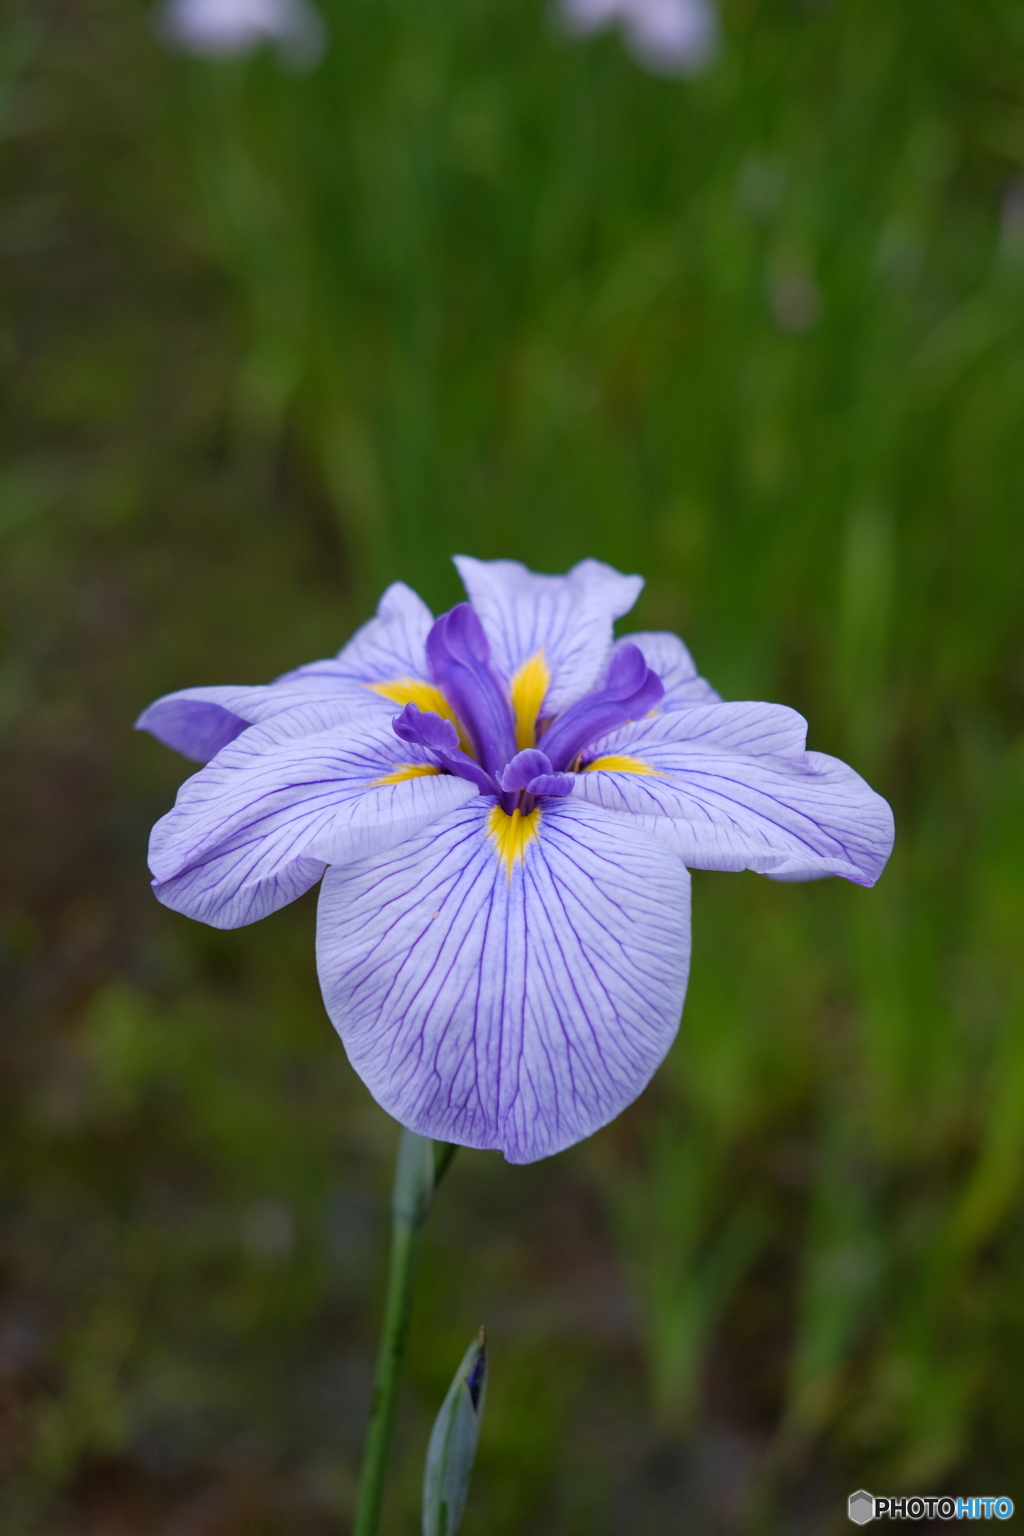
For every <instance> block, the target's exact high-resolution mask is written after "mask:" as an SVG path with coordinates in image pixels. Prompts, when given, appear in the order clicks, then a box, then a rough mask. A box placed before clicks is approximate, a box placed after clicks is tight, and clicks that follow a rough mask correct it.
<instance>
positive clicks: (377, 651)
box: [135, 581, 434, 763]
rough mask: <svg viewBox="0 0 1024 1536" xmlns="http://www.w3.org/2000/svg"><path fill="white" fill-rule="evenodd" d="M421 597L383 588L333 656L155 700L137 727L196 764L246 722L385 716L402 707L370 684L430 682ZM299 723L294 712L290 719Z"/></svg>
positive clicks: (427, 619)
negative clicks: (271, 677) (372, 610)
mask: <svg viewBox="0 0 1024 1536" xmlns="http://www.w3.org/2000/svg"><path fill="white" fill-rule="evenodd" d="M433 622H434V621H433V618H432V616H431V612H430V609H429V608H428V607H427V605H426V603H424V602H423V600H422V598H419V597H417V595H416V593H415V592H413V591H412V590H411V588H409V587H407V586H406V585H405V584H404V583H403V582H400V581H396V582H395V583H394V584H393V585H392V586H390V587H388V589H387V591H386V592H385V593H384V596H383V597H382V598H381V600H380V603H379V604H378V606H377V613H376V615H375V617H374V618H372V619H370V620H369V621H368V622H367V623H366V624H364V625H363V626H362V628H361V629H358V630H357V631H356V633H355V634H354V635H353V637H352V639H351V640H350V641H349V642H348V644H347V645H345V646H343V648H342V649H341V650H340V651H339V652H338V655H337V656H335V657H330V658H328V659H326V660H324V661H312V662H310V663H309V664H308V665H307V666H304V667H298V668H297V669H296V670H295V671H293V672H286V673H284V675H283V676H282V677H279V678H277V679H276V681H274V682H272V683H265V684H261V685H258V686H256V687H245V686H235V685H230V684H229V685H224V686H217V687H211V688H182V689H180V690H178V691H177V692H176V693H168V694H165V695H164V697H163V698H161V699H157V700H156V702H155V703H154V704H151V705H150V706H149V708H148V709H145V710H143V712H142V714H141V715H140V716H139V718H138V719H137V720H136V722H135V727H136V730H141V731H149V733H150V734H151V735H153V736H155V737H156V739H157V740H158V741H162V742H163V743H164V745H165V746H168V747H173V748H174V750H175V751H177V752H181V753H182V754H183V755H184V756H185V757H189V758H191V759H192V760H193V762H197V763H207V762H209V761H210V759H211V758H214V757H216V755H217V753H218V752H219V751H221V749H222V748H223V747H225V746H227V744H228V743H229V742H231V741H234V739H235V738H236V737H237V736H239V735H241V733H242V731H244V730H245V729H246V727H247V726H249V725H256V724H259V723H261V722H263V721H267V720H271V719H273V718H274V717H275V716H276V715H279V714H281V713H283V712H284V711H292V710H296V709H297V708H299V707H300V706H310V708H311V713H310V714H309V715H308V717H307V718H308V720H309V725H308V729H310V730H324V729H325V728H326V727H327V726H328V725H329V724H330V723H332V721H334V720H338V721H340V720H341V719H344V718H345V717H346V716H347V715H351V714H356V713H359V714H362V713H363V712H366V713H367V714H368V715H369V717H370V718H371V719H373V717H374V716H376V717H377V719H380V720H383V719H390V718H391V717H392V716H393V715H395V714H397V712H398V708H399V706H397V705H395V704H394V703H393V702H392V701H391V700H389V699H385V698H382V697H381V696H380V694H378V693H374V692H373V691H372V689H371V688H370V687H369V686H368V685H369V684H372V683H390V682H396V681H399V680H402V679H405V678H410V677H411V678H413V679H416V680H420V681H425V680H426V679H427V678H428V677H429V675H430V674H429V672H428V670H427V658H426V651H425V644H426V638H427V635H428V634H429V632H430V626H431V625H432V623H433ZM300 718H302V717H301V716H300V715H295V716H294V719H295V721H298V720H299V719H300Z"/></svg>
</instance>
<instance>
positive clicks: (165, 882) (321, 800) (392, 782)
mask: <svg viewBox="0 0 1024 1536" xmlns="http://www.w3.org/2000/svg"><path fill="white" fill-rule="evenodd" d="M288 723H289V717H287V716H283V717H280V718H279V719H277V720H274V721H272V722H270V723H269V725H267V726H258V727H255V728H254V729H253V730H250V731H246V733H245V734H244V735H243V736H241V737H239V739H238V740H237V741H236V742H235V743H233V744H232V745H231V746H229V747H227V748H225V749H224V751H223V752H221V754H220V755H219V757H218V758H217V759H216V761H215V762H213V763H211V764H210V765H209V766H208V767H206V768H204V769H202V770H201V771H200V772H199V773H197V774H195V775H193V777H192V778H191V779H189V780H187V781H186V783H185V784H184V785H183V786H182V788H181V790H180V792H179V794H178V799H177V802H176V804H175V806H174V809H173V810H172V811H170V812H169V813H168V814H167V815H166V816H164V817H163V818H162V819H161V820H160V821H158V822H157V824H156V826H155V827H154V828H153V835H152V838H151V840H150V850H149V862H150V868H151V869H152V871H153V874H154V876H155V877H156V878H155V880H154V882H153V889H154V891H155V892H156V894H157V896H158V897H159V898H160V900H161V901H162V902H164V904H165V905H166V906H169V907H173V908H174V909H175V911H178V912H183V913H185V915H186V916H188V917H194V918H198V919H200V920H201V921H202V922H206V923H211V924H212V925H213V926H214V927H217V928H238V927H241V926H242V925H243V924H245V923H252V922H255V921H256V920H257V919H258V918H261V917H265V916H266V915H267V914H268V913H269V912H273V911H276V910H277V908H278V907H282V906H284V905H285V904H286V903H287V902H289V901H293V900H294V899H295V898H296V897H297V896H301V895H302V893H303V891H306V890H308V889H309V887H310V886H311V885H314V884H315V883H316V881H317V880H319V878H320V876H321V875H322V874H323V870H324V865H325V864H327V863H337V864H345V863H351V862H352V861H354V860H361V859H365V858H368V857H370V856H372V855H375V854H380V853H382V852H386V851H387V850H388V849H389V848H391V847H393V846H394V844H396V843H399V842H401V841H402V840H403V839H404V838H407V837H409V836H411V835H412V834H414V833H417V832H419V831H420V830H421V829H422V828H423V827H425V826H427V825H429V823H430V822H431V821H434V820H436V819H437V818H438V817H441V816H444V815H445V814H446V813H448V812H450V811H452V810H453V809H455V808H456V807H457V806H460V805H462V804H464V803H465V801H467V800H469V799H471V798H475V797H476V796H477V790H476V788H475V786H474V785H472V784H468V783H466V781H465V780H464V779H457V778H452V777H451V776H450V775H447V774H440V773H438V771H437V770H436V768H435V767H434V766H433V764H432V763H431V761H430V759H429V758H428V756H427V754H426V753H425V752H424V751H423V749H422V748H420V747H417V746H413V745H410V744H409V743H408V742H403V741H400V740H399V739H398V737H397V736H396V735H395V734H394V732H393V731H392V730H391V728H390V726H389V725H387V726H373V727H369V726H368V727H365V728H364V729H363V730H362V732H361V733H359V734H353V732H352V729H351V727H350V726H348V725H346V726H344V727H340V728H335V729H332V730H329V731H323V732H320V733H317V734H311V735H301V736H295V735H292V736H289V735H288V734H287V732H286V727H287V725H288ZM381 781H383V782H381Z"/></svg>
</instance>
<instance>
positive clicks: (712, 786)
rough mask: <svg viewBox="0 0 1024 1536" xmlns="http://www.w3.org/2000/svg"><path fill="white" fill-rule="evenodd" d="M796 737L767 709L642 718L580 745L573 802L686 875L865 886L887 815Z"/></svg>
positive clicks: (885, 850) (884, 842) (791, 721)
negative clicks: (643, 836)
mask: <svg viewBox="0 0 1024 1536" xmlns="http://www.w3.org/2000/svg"><path fill="white" fill-rule="evenodd" d="M805 732H806V724H805V722H804V720H803V719H802V718H801V716H800V715H798V714H797V713H796V712H795V711H794V710H791V709H786V708H784V707H783V706H782V705H776V704H712V705H698V706H695V707H694V708H692V709H688V710H684V711H681V712H679V713H676V714H672V715H661V716H656V717H654V718H651V719H647V720H641V721H638V722H636V723H634V724H631V725H627V726H624V727H623V728H622V729H621V730H619V731H616V732H614V733H613V734H612V735H610V736H606V737H604V738H603V740H601V741H599V742H595V743H594V744H593V745H592V746H591V747H588V749H587V751H586V753H585V754H584V771H583V772H582V773H580V774H579V775H578V777H577V780H576V785H575V795H576V797H578V798H580V799H582V800H585V801H587V802H589V803H590V804H593V805H600V806H602V807H603V808H604V809H605V810H608V811H613V812H618V813H620V814H622V815H624V816H626V817H628V818H629V819H630V820H631V821H633V822H634V824H635V825H636V826H637V827H642V828H643V829H645V830H646V831H648V832H651V833H653V834H654V835H655V836H657V837H660V838H663V839H664V840H665V842H666V843H667V844H668V846H669V847H671V848H673V849H674V850H675V852H676V853H677V854H678V855H679V857H680V858H681V859H682V860H683V862H684V863H685V864H687V865H689V866H690V867H691V868H692V869H721V870H738V869H753V870H756V871H757V872H758V873H759V874H762V875H769V876H771V877H772V878H773V879H776V880H816V879H820V878H821V877H822V876H825V875H841V876H842V877H843V878H845V879H847V880H852V881H854V882H855V883H856V884H857V885H873V884H874V882H875V881H876V880H877V879H878V876H879V875H880V874H881V872H882V869H883V868H884V866H885V862H886V860H887V859H888V857H889V853H890V851H891V849H892V843H893V820H892V812H891V811H890V809H889V806H888V805H887V803H886V802H885V801H884V800H883V799H882V797H881V795H877V794H875V792H874V790H873V789H871V787H870V786H869V785H868V784H866V783H865V782H864V780H863V779H862V778H861V777H860V775H859V774H857V773H854V771H853V769H852V768H849V767H847V765H846V764H845V763H841V762H840V761H839V760H838V759H837V758H834V757H827V756H825V754H824V753H821V752H805V751H804V750H803V744H804V739H805ZM602 765H603V766H602Z"/></svg>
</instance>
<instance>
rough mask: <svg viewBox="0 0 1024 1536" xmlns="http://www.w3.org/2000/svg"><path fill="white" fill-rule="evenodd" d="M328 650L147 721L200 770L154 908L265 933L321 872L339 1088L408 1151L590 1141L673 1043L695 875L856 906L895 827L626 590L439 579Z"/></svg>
mask: <svg viewBox="0 0 1024 1536" xmlns="http://www.w3.org/2000/svg"><path fill="white" fill-rule="evenodd" d="M456 565H457V566H458V569H459V573H460V575H461V577H462V580H463V582H464V584H465V587H466V591H467V593H468V596H469V601H468V602H465V603H459V604H458V605H457V606H456V607H454V608H452V609H451V610H450V611H449V612H447V613H445V614H443V615H442V616H441V617H440V618H439V619H437V620H434V619H433V618H432V616H431V614H430V611H429V610H428V608H427V607H426V605H425V604H424V603H423V602H422V600H421V599H420V598H419V597H417V595H416V594H415V592H413V591H411V590H410V588H409V587H407V586H405V585H403V584H402V583H401V582H398V583H396V584H395V585H394V586H391V587H389V588H388V590H387V591H386V592H385V594H384V596H383V598H382V600H381V603H380V606H379V608H378V610H377V615H376V617H375V618H373V619H371V620H370V621H369V622H368V623H367V624H365V625H364V626H363V628H362V629H360V630H359V631H358V632H357V633H356V635H355V636H354V637H353V638H352V639H351V640H350V641H349V643H348V644H347V645H346V646H344V648H343V649H342V650H341V651H340V652H339V653H338V655H337V656H336V657H335V658H333V659H331V660H326V661H317V662H313V663H312V664H311V665H309V666H304V667H300V668H299V669H298V671H295V672H289V673H287V674H286V675H285V676H283V677H280V678H278V679H277V681H276V682H273V683H270V684H268V685H266V686H264V687H212V688H188V689H185V690H184V691H182V692H179V693H172V694H168V695H167V696H166V697H164V698H162V699H159V700H157V702H156V703H155V704H153V705H151V706H150V707H149V709H147V710H146V711H145V713H144V714H143V715H142V716H141V717H140V719H139V721H138V724H139V726H140V727H142V728H143V729H145V730H148V731H150V732H152V734H153V735H154V736H156V737H157V738H158V739H159V740H160V741H162V742H165V743H166V744H167V745H168V746H171V747H174V748H176V749H177V750H178V751H180V752H183V753H184V754H185V755H186V756H188V757H191V758H194V759H197V760H198V761H200V762H205V763H206V764H207V766H206V767H204V768H202V769H201V770H200V771H199V772H198V773H196V774H195V775H194V776H193V777H192V778H190V779H188V780H187V781H186V783H185V784H184V785H183V786H182V789H181V791H180V793H179V795H178V798H177V803H176V804H175V806H174V809H173V810H172V811H171V812H170V813H169V814H168V815H166V816H164V817H163V819H162V820H161V821H159V822H158V823H157V825H156V827H155V828H154V830H153V836H152V841H151V845H150V865H151V868H152V871H153V874H154V876H155V879H154V882H153V887H154V890H155V892H156V895H157V896H158V897H159V899H160V900H161V901H162V902H164V903H165V904H166V905H167V906H169V907H173V908H174V909H175V910H176V911H178V912H183V913H185V914H186V915H187V916H189V917H193V918H198V919H200V920H201V921H203V922H207V923H211V924H213V925H214V926H215V927H220V928H237V927H240V926H242V925H243V924H245V923H251V922H255V921H256V920H257V919H259V918H261V917H265V916H266V915H267V914H268V913H270V912H273V911H275V910H276V909H277V908H278V907H282V906H284V905H285V903H286V902H289V901H293V900H294V899H295V898H296V897H297V896H300V895H301V894H302V893H303V892H304V891H307V890H308V889H309V888H310V887H311V886H312V885H314V884H315V883H316V882H317V881H318V880H321V879H322V881H323V884H322V887H321V893H320V901H319V911H318V925H317V926H318V932H317V962H318V968H319V974H320V981H321V986H322V988H323V994H324V999H325V1001H326V1005H327V1009H328V1012H329V1014H330V1016H331V1019H332V1020H333V1022H334V1024H335V1027H336V1028H337V1030H338V1033H339V1034H340V1036H341V1038H342V1040H343V1041H344V1044H345V1047H346V1049H347V1051H348V1054H349V1057H350V1059H351V1061H352V1063H353V1065H354V1066H355V1069H356V1071H357V1072H358V1073H359V1075H360V1076H361V1077H362V1079H363V1081H364V1082H365V1083H366V1085H367V1087H368V1088H369V1089H370V1092H371V1093H372V1094H373V1095H374V1097H375V1098H376V1099H377V1100H378V1101H379V1102H380V1103H381V1104H382V1105H383V1107H384V1108H385V1109H386V1110H388V1111H389V1113H390V1114H392V1115H393V1116H394V1117H395V1119H397V1120H398V1121H400V1122H401V1123H402V1124H403V1125H405V1126H407V1127H409V1128H410V1129H411V1130H414V1131H417V1132H419V1133H420V1134H421V1135H423V1136H431V1137H435V1138H437V1139H439V1140H443V1141H449V1142H457V1143H460V1144H462V1145H465V1146H473V1147H485V1148H497V1149H500V1150H501V1151H502V1152H503V1153H504V1154H505V1156H506V1157H507V1158H508V1159H509V1160H510V1161H511V1162H531V1161H533V1160H534V1159H536V1158H540V1157H546V1156H548V1155H549V1154H551V1153H553V1152H558V1151H560V1150H561V1149H562V1148H564V1147H567V1146H570V1145H571V1144H572V1143H574V1142H577V1141H580V1140H582V1139H583V1138H584V1137H586V1136H589V1135H590V1134H591V1133H592V1132H593V1131H596V1130H597V1129H598V1128H599V1127H600V1126H602V1125H605V1124H607V1122H608V1121H610V1120H612V1119H613V1118H614V1117H615V1116H616V1115H617V1114H619V1112H620V1111H621V1110H622V1109H624V1108H625V1106H626V1105H627V1104H629V1103H630V1102H631V1101H632V1100H633V1099H634V1098H636V1096H637V1095H638V1094H639V1093H640V1091H641V1090H642V1089H643V1088H644V1086H645V1085H646V1084H647V1082H648V1081H649V1080H650V1078H651V1076H652V1074H653V1073H654V1071H655V1069H656V1067H657V1066H658V1064H659V1063H660V1062H661V1060H662V1059H663V1057H664V1055H665V1053H666V1051H667V1050H668V1048H669V1046H670V1044H671V1043H672V1040H673V1038H674V1036H675V1034H676V1030H677V1028H678V1024H679V1017H680V1013H681V1011H682V1005H683V998H684V995H685V991H686V981H687V972H688V967H689V958H690V876H689V869H690V868H697V869H719V870H740V869H752V870H757V871H759V872H760V873H761V874H765V875H768V876H770V877H771V878H773V879H776V880H813V879H817V878H819V877H820V876H823V875H841V876H843V877H844V878H846V879H847V880H852V881H855V882H856V883H858V884H860V885H871V884H873V883H874V881H875V880H876V879H877V877H878V875H879V874H880V872H881V870H882V867H883V865H884V864H885V861H886V859H887V857H888V855H889V850H890V848H891V845H892V837H893V826H892V815H891V813H890V810H889V807H888V805H887V804H886V803H885V801H884V800H882V799H881V798H880V797H879V796H878V795H876V794H875V793H874V792H873V790H871V789H870V788H869V787H868V785H867V784H866V783H865V782H864V780H863V779H861V778H860V777H859V776H858V775H857V774H856V773H854V771H853V770H852V769H851V768H848V767H847V766H846V765H845V764H844V763H841V762H839V761H837V759H835V758H833V757H826V756H824V755H823V754H821V753H819V752H808V751H806V750H805V746H804V739H805V732H806V725H805V722H804V720H803V719H802V718H801V717H800V716H799V715H798V714H796V713H795V712H794V711H793V710H791V709H787V708H784V707H783V706H781V705H777V704H754V703H724V702H723V701H722V700H721V699H720V697H719V696H718V694H717V693H716V692H715V691H714V689H713V688H712V687H711V685H710V684H709V683H707V682H705V681H704V679H703V678H702V677H700V676H699V675H698V674H697V670H696V668H695V667H694V664H693V662H692V660H691V658H690V655H689V652H688V651H687V649H686V647H685V646H684V645H683V642H682V641H681V640H679V639H678V638H677V637H676V636H675V635H671V634H653V633H650V634H634V635H630V636H629V637H628V638H626V639H622V640H618V641H615V640H613V636H612V625H613V622H614V621H615V619H617V618H619V617H621V616H622V615H623V614H625V613H627V612H628V611H629V609H630V608H631V607H632V606H633V604H634V602H635V601H636V598H637V596H638V594H639V592H640V588H641V586H642V585H643V583H642V579H641V578H640V577H638V576H623V575H620V574H619V573H618V572H617V571H614V570H612V569H611V568H610V567H609V566H607V565H602V564H600V563H599V562H598V561H596V560H584V561H582V562H581V563H580V564H579V565H576V566H574V567H573V569H572V570H571V571H570V572H569V573H568V575H566V576H542V575H536V574H534V573H532V572H530V571H528V570H527V569H526V568H525V567H524V566H522V565H519V564H518V563H516V562H514V561H508V560H495V561H490V562H484V561H479V560H472V559H467V558H464V557H460V558H457V559H456Z"/></svg>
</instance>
